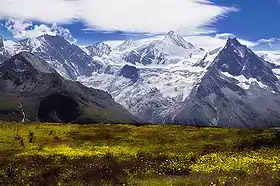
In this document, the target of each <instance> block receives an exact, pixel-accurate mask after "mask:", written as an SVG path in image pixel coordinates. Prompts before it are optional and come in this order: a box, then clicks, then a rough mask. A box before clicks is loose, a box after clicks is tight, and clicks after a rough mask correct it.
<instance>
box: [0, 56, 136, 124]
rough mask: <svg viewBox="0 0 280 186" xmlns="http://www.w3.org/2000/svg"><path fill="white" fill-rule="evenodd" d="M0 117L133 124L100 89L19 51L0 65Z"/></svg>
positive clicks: (45, 120)
mask: <svg viewBox="0 0 280 186" xmlns="http://www.w3.org/2000/svg"><path fill="white" fill-rule="evenodd" d="M0 85H1V86H0V94H1V97H0V120H15V121H27V120H29V121H42V122H66V123H136V122H137V119H136V118H134V117H133V116H132V115H131V114H130V113H129V112H127V111H126V110H125V109H124V108H123V107H122V106H120V105H119V104H117V103H116V102H115V101H114V100H113V99H112V97H111V96H110V95H109V94H107V93H106V92H104V91H100V90H96V89H92V88H87V87H85V86H83V85H82V84H80V83H78V82H73V81H69V80H65V79H63V78H62V77H61V76H60V75H59V74H58V73H57V72H56V71H55V70H54V69H53V68H52V67H50V66H49V65H48V64H47V63H46V62H45V61H44V60H42V59H41V58H38V57H37V56H35V55H33V54H31V53H28V52H21V53H19V54H17V55H15V56H13V57H12V58H11V59H9V60H7V61H5V62H4V63H3V64H2V65H1V66H0Z"/></svg>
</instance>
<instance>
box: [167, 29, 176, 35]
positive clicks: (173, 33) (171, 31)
mask: <svg viewBox="0 0 280 186" xmlns="http://www.w3.org/2000/svg"><path fill="white" fill-rule="evenodd" d="M166 35H168V36H175V35H176V33H175V31H174V30H170V31H169V32H167V34H166Z"/></svg>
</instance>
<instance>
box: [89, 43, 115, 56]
mask: <svg viewBox="0 0 280 186" xmlns="http://www.w3.org/2000/svg"><path fill="white" fill-rule="evenodd" d="M85 49H86V50H87V52H88V54H89V55H90V56H92V57H94V56H98V57H102V56H103V55H109V54H110V53H111V52H112V49H111V47H110V46H109V45H107V44H106V43H102V42H101V43H96V44H94V45H90V46H87V47H85Z"/></svg>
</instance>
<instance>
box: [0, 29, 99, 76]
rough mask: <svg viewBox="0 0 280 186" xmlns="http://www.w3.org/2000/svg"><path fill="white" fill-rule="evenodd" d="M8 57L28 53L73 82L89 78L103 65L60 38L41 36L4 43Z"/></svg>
mask: <svg viewBox="0 0 280 186" xmlns="http://www.w3.org/2000/svg"><path fill="white" fill-rule="evenodd" d="M4 50H5V51H6V52H7V53H8V55H7V56H8V57H10V56H13V55H15V54H17V53H19V52H21V51H28V52H31V53H33V54H36V55H37V56H39V57H41V58H43V59H44V60H46V61H47V62H48V63H50V64H51V65H52V66H53V67H54V68H55V69H56V70H57V71H58V73H59V74H60V75H62V76H63V77H65V78H68V79H73V80H75V79H76V78H77V77H78V76H82V75H85V76H90V75H91V74H92V72H94V71H98V70H99V69H100V68H102V66H103V64H102V63H101V62H100V61H98V60H94V59H93V58H92V57H91V56H90V55H88V54H87V53H86V52H85V51H84V50H82V49H81V48H80V47H79V46H77V45H75V44H72V43H70V42H68V41H67V40H66V39H65V38H63V37H61V36H50V35H43V36H40V37H37V38H32V39H25V40H22V41H19V42H14V41H4Z"/></svg>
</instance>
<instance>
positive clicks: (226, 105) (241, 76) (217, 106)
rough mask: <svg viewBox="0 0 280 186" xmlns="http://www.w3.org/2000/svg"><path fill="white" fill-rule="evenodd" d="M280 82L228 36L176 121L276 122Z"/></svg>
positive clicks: (249, 124)
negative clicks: (224, 44)
mask: <svg viewBox="0 0 280 186" xmlns="http://www.w3.org/2000/svg"><path fill="white" fill-rule="evenodd" d="M279 118H280V95H279V81H278V79H277V77H276V76H275V74H274V73H273V71H272V69H271V65H270V64H269V63H268V62H266V61H264V60H263V59H261V58H259V57H258V56H257V55H255V54H254V53H253V52H252V51H251V50H250V49H248V48H247V47H246V46H243V45H241V44H240V43H239V42H238V41H237V40H236V39H229V40H228V41H227V44H226V46H225V47H224V48H223V49H222V50H221V51H220V53H219V55H218V56H217V57H216V58H215V60H214V62H213V64H212V65H211V66H210V67H209V70H208V72H207V73H206V74H205V75H204V77H203V78H202V80H201V82H200V83H199V84H198V85H197V86H196V87H195V88H194V89H193V90H192V93H191V95H190V97H189V98H187V99H186V100H185V103H184V106H183V107H182V108H181V110H180V112H179V113H178V114H177V115H176V116H175V118H174V122H175V123H180V124H183V123H187V124H192V125H212V126H220V127H269V126H277V125H279Z"/></svg>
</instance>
